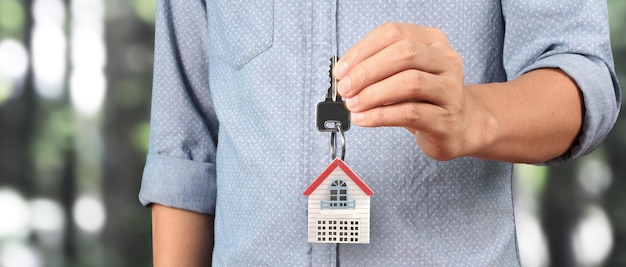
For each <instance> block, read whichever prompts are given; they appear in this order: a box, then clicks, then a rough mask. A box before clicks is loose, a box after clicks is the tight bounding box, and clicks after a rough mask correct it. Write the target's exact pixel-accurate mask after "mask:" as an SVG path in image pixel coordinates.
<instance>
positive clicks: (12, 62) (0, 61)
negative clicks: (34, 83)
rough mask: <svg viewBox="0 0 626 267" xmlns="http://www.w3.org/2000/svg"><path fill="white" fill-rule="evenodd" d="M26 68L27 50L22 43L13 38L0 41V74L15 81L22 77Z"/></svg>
mask: <svg viewBox="0 0 626 267" xmlns="http://www.w3.org/2000/svg"><path fill="white" fill-rule="evenodd" d="M27 70H28V52H26V48H25V47H24V45H23V44H22V43H21V42H19V41H17V40H15V39H4V40H2V41H1V42H0V75H3V76H5V77H7V78H8V79H9V80H11V81H13V82H16V81H18V80H21V79H23V78H24V75H26V71H27Z"/></svg>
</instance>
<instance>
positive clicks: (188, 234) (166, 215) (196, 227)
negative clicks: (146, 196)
mask: <svg viewBox="0 0 626 267" xmlns="http://www.w3.org/2000/svg"><path fill="white" fill-rule="evenodd" d="M213 221H214V216H213V215H208V214H201V213H196V212H192V211H187V210H182V209H177V208H171V207H166V206H162V205H158V204H153V205H152V235H153V241H152V242H153V254H154V255H153V258H154V266H155V267H163V266H164V267H168V266H181V267H184V266H211V255H212V252H213Z"/></svg>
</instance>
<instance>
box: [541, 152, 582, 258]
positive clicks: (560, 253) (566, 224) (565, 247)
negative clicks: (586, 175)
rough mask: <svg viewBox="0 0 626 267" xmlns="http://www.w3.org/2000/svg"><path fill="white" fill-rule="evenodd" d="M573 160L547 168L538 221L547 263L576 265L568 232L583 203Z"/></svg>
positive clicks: (571, 228)
mask: <svg viewBox="0 0 626 267" xmlns="http://www.w3.org/2000/svg"><path fill="white" fill-rule="evenodd" d="M576 162H577V161H576V160H575V161H572V162H568V163H566V164H563V165H560V166H555V167H551V168H550V173H549V175H548V182H547V184H546V188H545V190H544V196H543V201H542V223H543V228H544V230H545V233H546V237H547V241H548V252H549V255H550V265H551V266H555V267H558V266H577V264H576V258H575V254H574V250H573V246H572V232H573V230H574V227H576V223H577V222H578V219H579V218H580V214H581V210H582V208H583V205H582V204H583V203H582V201H581V199H580V198H579V197H578V196H579V195H580V194H578V191H579V189H578V187H577V182H576V176H575V169H576V168H575V164H576Z"/></svg>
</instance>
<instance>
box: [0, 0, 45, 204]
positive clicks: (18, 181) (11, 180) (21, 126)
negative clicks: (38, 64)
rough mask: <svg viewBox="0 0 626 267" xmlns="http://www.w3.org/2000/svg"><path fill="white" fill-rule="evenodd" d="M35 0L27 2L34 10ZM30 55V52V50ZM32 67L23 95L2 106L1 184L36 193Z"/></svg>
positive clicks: (27, 33)
mask: <svg viewBox="0 0 626 267" xmlns="http://www.w3.org/2000/svg"><path fill="white" fill-rule="evenodd" d="M30 6H31V1H26V3H24V10H27V11H28V10H30ZM25 15H26V23H25V24H24V40H23V41H24V46H25V47H26V49H27V50H30V47H31V45H30V41H31V40H30V39H31V32H32V25H33V17H32V14H31V12H25ZM29 54H30V53H29ZM32 78H33V73H32V67H31V68H28V71H27V73H26V77H25V79H24V84H23V85H18V86H22V88H20V89H21V90H18V92H19V91H21V93H20V94H18V95H17V96H14V97H13V98H12V99H10V100H9V101H7V102H6V103H5V104H4V105H0V125H2V129H0V185H3V186H12V187H14V188H18V189H20V191H21V193H24V194H26V195H27V196H32V195H33V193H34V192H33V191H34V188H35V186H34V178H33V171H32V170H33V162H32V160H31V157H30V153H31V151H30V148H31V141H32V137H33V133H34V128H35V127H34V126H35V123H36V122H35V113H36V110H37V101H36V98H35V90H34V82H33V79H32Z"/></svg>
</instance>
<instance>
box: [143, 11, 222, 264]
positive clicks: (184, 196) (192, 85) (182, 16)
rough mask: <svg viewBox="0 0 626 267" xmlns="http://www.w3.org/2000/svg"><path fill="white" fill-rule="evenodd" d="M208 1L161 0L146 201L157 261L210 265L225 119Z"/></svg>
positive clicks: (146, 176) (156, 44) (146, 174)
mask: <svg viewBox="0 0 626 267" xmlns="http://www.w3.org/2000/svg"><path fill="white" fill-rule="evenodd" d="M206 21H207V18H206V12H205V6H204V1H187V0H183V1H167V0H159V1H157V13H156V21H155V29H156V35H155V53H154V82H153V90H152V110H151V121H150V150H149V153H148V157H147V160H146V166H145V168H144V173H143V178H142V182H141V191H140V193H139V199H140V201H141V203H142V204H143V205H145V206H150V207H152V223H153V237H154V240H153V250H154V263H155V265H156V266H200V264H201V263H206V264H205V265H209V263H210V262H211V251H212V246H213V217H212V216H211V215H206V214H214V213H215V201H216V194H217V185H216V183H215V181H216V170H215V159H216V147H217V131H218V127H219V123H218V120H217V117H216V115H215V113H214V111H213V104H212V98H211V93H210V92H211V91H210V88H209V81H208V76H209V75H208V73H209V70H208V55H207V53H208V52H207V51H208V48H207V46H208V40H207V38H208V34H207V31H208V29H207V23H206Z"/></svg>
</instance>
